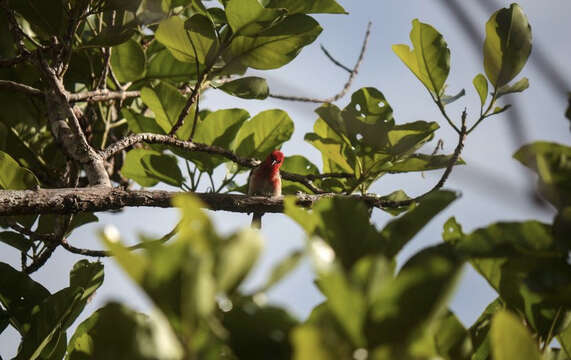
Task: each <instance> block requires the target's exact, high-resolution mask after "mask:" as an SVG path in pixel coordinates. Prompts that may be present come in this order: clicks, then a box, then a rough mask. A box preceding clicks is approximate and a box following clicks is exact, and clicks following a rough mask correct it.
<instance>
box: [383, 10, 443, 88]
mask: <svg viewBox="0 0 571 360" xmlns="http://www.w3.org/2000/svg"><path fill="white" fill-rule="evenodd" d="M410 40H411V42H412V46H413V48H412V49H410V48H409V47H408V45H393V51H394V52H395V53H396V54H397V55H398V57H399V58H400V59H401V60H402V62H404V63H405V65H406V66H407V67H408V68H409V69H410V71H412V73H413V74H414V75H415V76H416V77H417V78H418V79H419V80H420V81H421V82H422V83H423V84H424V86H426V88H427V89H428V90H430V91H431V92H433V93H434V94H438V95H440V91H441V90H442V88H443V86H444V83H445V82H446V78H448V73H449V72H450V50H449V49H448V45H447V44H446V42H445V41H444V38H443V37H442V35H441V34H440V33H439V32H438V31H436V29H435V28H433V27H432V26H430V25H428V24H425V23H421V22H420V21H418V19H414V20H413V21H412V30H411V32H410Z"/></svg>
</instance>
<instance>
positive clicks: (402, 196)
mask: <svg viewBox="0 0 571 360" xmlns="http://www.w3.org/2000/svg"><path fill="white" fill-rule="evenodd" d="M380 199H381V200H384V201H395V202H400V201H406V200H410V199H411V197H410V196H408V195H407V194H406V193H405V192H404V191H402V190H396V191H393V192H392V193H390V194H388V195H384V196H381V197H380ZM415 206H416V204H415V203H412V204H410V205H407V206H401V207H394V208H391V207H385V208H382V209H381V210H383V211H384V212H387V213H389V214H391V215H393V216H397V215H399V214H401V213H402V212H405V211H408V210H411V209H414V207H415Z"/></svg>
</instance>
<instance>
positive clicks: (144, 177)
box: [121, 149, 184, 187]
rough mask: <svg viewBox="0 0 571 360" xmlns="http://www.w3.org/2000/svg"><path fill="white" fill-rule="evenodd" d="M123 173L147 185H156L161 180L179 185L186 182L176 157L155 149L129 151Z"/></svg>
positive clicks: (140, 183) (142, 184) (122, 169)
mask: <svg viewBox="0 0 571 360" xmlns="http://www.w3.org/2000/svg"><path fill="white" fill-rule="evenodd" d="M121 174H123V176H125V177H127V178H129V179H133V180H135V181H136V182H137V183H139V185H141V186H145V187H149V186H154V185H156V184H157V183H158V182H159V181H162V182H164V183H165V184H169V185H172V186H177V187H178V186H180V185H181V184H182V183H183V182H184V177H183V176H182V173H181V172H180V169H179V168H178V165H177V161H176V158H175V157H174V156H171V155H166V154H162V153H160V152H158V151H154V150H146V149H133V150H131V151H129V152H128V153H127V156H126V157H125V162H124V163H123V167H122V168H121Z"/></svg>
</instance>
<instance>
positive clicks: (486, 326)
mask: <svg viewBox="0 0 571 360" xmlns="http://www.w3.org/2000/svg"><path fill="white" fill-rule="evenodd" d="M503 309H504V304H503V303H502V301H501V300H500V298H497V299H496V300H494V301H492V302H491V303H490V304H488V306H486V309H485V310H484V312H483V313H482V314H481V315H480V317H479V318H478V319H477V320H476V322H475V323H474V324H473V325H472V326H471V327H470V329H469V332H470V337H471V339H472V345H473V348H474V355H473V357H472V359H473V360H486V359H490V355H491V352H492V351H491V348H490V327H491V325H492V317H493V316H494V315H495V314H496V313H497V312H498V311H501V310H503Z"/></svg>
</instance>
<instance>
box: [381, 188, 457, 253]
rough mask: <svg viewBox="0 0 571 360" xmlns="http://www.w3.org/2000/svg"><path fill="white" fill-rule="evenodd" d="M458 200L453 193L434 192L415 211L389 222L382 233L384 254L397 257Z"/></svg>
mask: <svg viewBox="0 0 571 360" xmlns="http://www.w3.org/2000/svg"><path fill="white" fill-rule="evenodd" d="M456 198H457V195H456V194H455V193H453V192H451V191H437V192H434V193H432V194H430V195H428V196H426V197H425V198H424V199H422V200H421V201H420V203H419V204H418V205H417V206H416V207H415V208H414V209H412V210H410V211H409V212H407V213H406V214H404V215H403V216H401V217H399V218H398V219H395V220H392V221H391V222H389V223H388V224H387V225H386V226H385V227H384V229H383V230H382V231H381V234H382V236H383V237H384V239H385V243H386V246H385V249H384V251H383V254H384V255H385V256H387V257H388V258H392V257H394V256H396V255H397V254H398V253H399V251H400V250H401V249H402V248H403V247H404V246H405V245H406V244H407V243H408V242H409V241H410V240H411V239H412V238H413V237H414V236H415V235H416V234H417V233H418V232H419V231H420V230H422V228H424V226H425V225H426V224H428V222H429V221H430V220H432V218H433V217H435V216H436V215H438V213H440V212H441V211H442V210H444V209H445V208H446V207H447V206H448V205H450V203H451V202H452V201H454V200H456Z"/></svg>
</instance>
